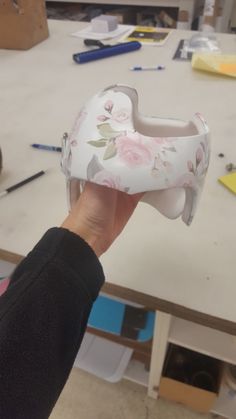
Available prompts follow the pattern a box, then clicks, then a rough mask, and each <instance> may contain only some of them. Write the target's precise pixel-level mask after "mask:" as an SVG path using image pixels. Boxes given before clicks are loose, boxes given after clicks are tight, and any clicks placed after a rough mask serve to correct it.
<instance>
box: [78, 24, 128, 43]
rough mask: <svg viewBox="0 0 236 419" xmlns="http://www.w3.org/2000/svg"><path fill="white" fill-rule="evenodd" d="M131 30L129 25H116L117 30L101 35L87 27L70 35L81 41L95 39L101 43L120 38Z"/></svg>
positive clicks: (90, 26)
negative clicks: (81, 39)
mask: <svg viewBox="0 0 236 419" xmlns="http://www.w3.org/2000/svg"><path fill="white" fill-rule="evenodd" d="M132 28H133V26H131V25H118V28H117V29H116V30H115V31H111V32H105V33H104V32H103V33H101V32H93V31H92V25H89V26H87V27H86V28H85V29H82V30H81V31H78V32H74V33H72V34H71V35H72V36H76V37H78V38H83V39H96V40H99V41H102V40H105V39H114V38H117V37H120V36H121V35H124V34H125V33H126V32H128V31H130V30H131V29H132Z"/></svg>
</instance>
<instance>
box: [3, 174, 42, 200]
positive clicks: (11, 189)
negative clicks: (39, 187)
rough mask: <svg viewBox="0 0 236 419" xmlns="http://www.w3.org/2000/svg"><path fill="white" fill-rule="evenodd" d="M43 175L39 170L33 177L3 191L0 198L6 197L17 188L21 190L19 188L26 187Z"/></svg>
mask: <svg viewBox="0 0 236 419" xmlns="http://www.w3.org/2000/svg"><path fill="white" fill-rule="evenodd" d="M44 174H45V171H44V170H41V171H40V172H38V173H35V175H33V176H30V177H28V178H27V179H24V180H22V181H21V182H19V183H16V184H15V185H12V186H10V187H9V188H7V189H5V190H4V191H2V192H0V198H3V197H4V196H6V195H8V194H9V193H10V192H13V191H15V190H16V189H18V188H21V186H24V185H26V184H27V183H29V182H32V180H34V179H37V178H38V177H40V176H42V175H44Z"/></svg>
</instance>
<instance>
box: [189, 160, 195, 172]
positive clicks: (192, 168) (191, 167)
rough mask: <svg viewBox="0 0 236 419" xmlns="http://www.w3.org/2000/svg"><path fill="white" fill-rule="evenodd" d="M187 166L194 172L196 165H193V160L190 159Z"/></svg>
mask: <svg viewBox="0 0 236 419" xmlns="http://www.w3.org/2000/svg"><path fill="white" fill-rule="evenodd" d="M187 166H188V170H189V171H190V172H193V173H194V167H193V163H192V162H191V160H188V162H187Z"/></svg>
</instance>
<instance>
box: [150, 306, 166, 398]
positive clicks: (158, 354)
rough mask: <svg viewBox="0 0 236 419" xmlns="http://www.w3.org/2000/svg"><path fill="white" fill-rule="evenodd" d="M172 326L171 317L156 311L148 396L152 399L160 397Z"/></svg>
mask: <svg viewBox="0 0 236 419" xmlns="http://www.w3.org/2000/svg"><path fill="white" fill-rule="evenodd" d="M170 324H171V315H170V314H166V313H162V312H160V311H156V318H155V325H154V333H153V343H152V355H151V365H150V373H149V383H148V395H149V397H152V398H157V397H158V388H159V383H160V378H161V373H162V368H163V363H164V360H165V354H166V349H167V344H168V337H169V330H170Z"/></svg>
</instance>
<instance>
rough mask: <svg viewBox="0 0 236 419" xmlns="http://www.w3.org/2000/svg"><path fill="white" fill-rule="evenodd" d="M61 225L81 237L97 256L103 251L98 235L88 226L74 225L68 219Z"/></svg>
mask: <svg viewBox="0 0 236 419" xmlns="http://www.w3.org/2000/svg"><path fill="white" fill-rule="evenodd" d="M61 227H62V228H65V229H67V230H69V231H71V232H72V233H74V234H76V235H77V236H79V237H81V238H82V239H83V240H84V241H85V242H86V243H87V244H88V245H89V246H90V247H91V248H92V249H93V251H94V253H95V254H96V256H97V257H98V258H99V257H100V256H101V255H102V253H103V251H102V246H101V243H100V240H99V237H98V236H97V235H96V234H94V232H93V231H92V230H91V229H90V228H87V227H85V226H79V225H74V224H73V223H71V222H70V221H69V220H68V219H66V220H65V221H64V222H63V224H62V225H61Z"/></svg>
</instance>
